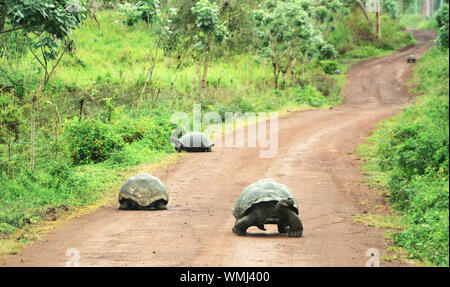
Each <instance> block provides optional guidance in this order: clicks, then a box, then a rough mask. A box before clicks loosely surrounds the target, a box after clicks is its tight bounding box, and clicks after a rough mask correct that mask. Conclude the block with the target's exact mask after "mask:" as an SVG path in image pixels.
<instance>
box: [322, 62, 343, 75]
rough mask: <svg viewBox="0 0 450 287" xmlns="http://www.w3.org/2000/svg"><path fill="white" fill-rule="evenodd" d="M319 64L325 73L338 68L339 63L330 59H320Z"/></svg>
mask: <svg viewBox="0 0 450 287" xmlns="http://www.w3.org/2000/svg"><path fill="white" fill-rule="evenodd" d="M320 66H321V68H322V70H323V71H324V73H326V74H329V75H331V74H333V73H334V71H336V70H338V69H339V63H338V62H336V61H331V60H323V61H320Z"/></svg>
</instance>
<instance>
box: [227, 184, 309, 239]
mask: <svg viewBox="0 0 450 287" xmlns="http://www.w3.org/2000/svg"><path fill="white" fill-rule="evenodd" d="M232 213H233V216H234V217H235V218H236V223H235V224H234V226H233V229H232V231H233V233H235V234H237V235H241V236H242V235H246V233H247V229H248V228H249V227H250V226H256V227H258V228H259V229H261V230H266V229H265V228H264V224H277V225H278V232H279V233H288V236H289V237H301V236H302V235H303V225H302V222H301V220H300V218H299V217H298V204H297V201H296V200H295V198H294V196H293V194H292V192H291V191H290V190H289V189H288V188H287V187H286V186H285V185H283V184H279V183H277V182H275V181H273V180H270V179H262V180H259V181H257V182H255V183H253V184H251V185H249V186H247V187H246V188H245V189H244V190H243V191H242V193H241V195H240V196H239V198H238V199H237V201H236V205H235V207H234V209H233V210H232Z"/></svg>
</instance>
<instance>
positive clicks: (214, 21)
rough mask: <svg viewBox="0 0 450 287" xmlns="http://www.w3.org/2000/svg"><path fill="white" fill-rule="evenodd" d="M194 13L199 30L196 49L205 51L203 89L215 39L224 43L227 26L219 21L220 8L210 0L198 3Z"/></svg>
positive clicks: (201, 0) (193, 9)
mask: <svg viewBox="0 0 450 287" xmlns="http://www.w3.org/2000/svg"><path fill="white" fill-rule="evenodd" d="M192 12H193V13H194V15H195V25H196V27H197V28H198V31H197V35H196V40H197V43H196V44H195V48H196V49H198V50H201V51H203V55H204V56H203V57H204V60H203V76H202V81H201V88H202V89H203V88H205V86H206V80H207V74H208V65H209V61H210V58H211V55H210V53H211V46H212V41H213V38H214V40H215V41H216V42H218V43H220V42H222V41H223V40H224V39H225V38H226V36H227V26H226V25H225V23H223V22H221V21H220V19H219V13H220V8H219V6H218V5H217V4H215V3H211V2H210V1H209V0H200V1H198V2H197V3H196V4H195V6H194V7H192Z"/></svg>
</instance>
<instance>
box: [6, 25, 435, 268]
mask: <svg viewBox="0 0 450 287" xmlns="http://www.w3.org/2000/svg"><path fill="white" fill-rule="evenodd" d="M414 36H415V37H416V38H417V40H418V44H417V45H413V46H410V47H407V48H405V49H403V50H402V51H400V52H399V53H397V54H394V55H391V56H387V57H383V58H378V59H372V60H366V61H363V62H360V63H358V64H356V65H355V66H354V67H353V68H352V69H350V71H349V72H348V81H349V82H348V84H347V86H346V88H345V100H344V104H343V105H341V106H339V107H338V108H334V109H329V110H312V111H299V112H292V113H290V114H289V115H288V116H286V117H283V118H280V119H279V123H278V128H279V131H278V137H279V140H278V141H279V149H278V155H277V156H276V157H274V158H269V159H263V158H260V157H259V152H258V149H257V148H223V147H221V148H218V147H217V148H215V149H214V151H213V152H212V153H198V154H191V155H189V156H187V157H184V158H182V159H181V161H180V162H179V163H177V164H175V165H174V166H172V167H170V168H169V169H167V170H163V171H160V172H158V173H156V174H155V175H157V176H159V177H160V178H161V180H162V181H163V182H164V183H165V184H166V186H167V188H168V191H169V193H170V202H169V205H168V210H166V211H151V212H148V211H119V210H118V204H116V203H115V204H112V205H111V206H109V207H106V208H101V209H99V210H97V211H96V212H94V213H93V214H90V215H88V216H84V217H81V218H78V219H75V220H73V221H71V222H70V223H68V224H66V225H64V226H62V227H60V228H58V229H56V230H54V231H51V232H49V233H48V234H46V235H45V236H44V237H43V238H42V239H40V240H38V241H37V242H35V243H34V244H33V245H30V246H28V247H26V248H24V249H23V250H22V251H21V252H20V253H19V254H18V255H8V256H6V257H5V258H3V262H1V263H0V265H1V266H65V264H66V262H67V260H68V259H69V257H66V251H67V250H68V249H69V248H76V249H77V250H78V251H79V254H80V265H81V266H364V265H365V262H366V261H367V260H368V258H367V257H366V256H365V252H366V250H368V249H369V248H377V249H378V250H380V252H381V256H383V255H384V254H386V247H387V246H388V245H389V244H390V243H389V242H388V241H387V240H385V239H384V236H383V231H382V230H381V229H377V228H368V227H367V226H365V225H364V224H361V223H356V222H355V217H354V216H355V215H358V214H363V213H364V212H365V208H367V206H365V205H364V204H363V203H361V199H368V200H370V201H372V202H376V203H377V202H378V203H379V204H383V199H382V198H379V197H378V196H377V195H376V194H375V193H374V192H373V191H369V190H368V188H367V187H366V186H365V185H364V184H363V183H361V181H362V180H363V179H364V177H363V176H362V173H361V171H360V168H359V165H360V161H358V160H357V157H356V156H354V155H352V154H351V152H352V151H353V150H354V149H355V148H356V147H357V146H358V145H359V144H361V143H362V142H363V141H364V137H366V136H368V135H369V134H370V131H371V130H372V129H373V128H374V125H375V124H376V123H377V122H379V121H380V120H382V119H385V118H387V117H390V116H392V115H394V114H395V113H398V112H399V110H400V109H401V107H402V105H404V104H405V103H407V102H408V100H409V99H410V96H409V94H408V92H407V90H406V88H405V87H404V82H405V79H406V77H407V76H408V73H409V71H410V68H411V66H412V64H408V63H406V57H407V56H409V55H410V54H414V55H416V56H418V57H419V56H421V55H423V54H424V53H425V52H426V51H427V50H428V49H429V48H430V47H431V46H432V42H431V40H433V39H434V36H435V34H434V33H432V32H427V31H417V32H414ZM142 172H145V170H143V171H142ZM261 178H272V179H274V180H276V181H278V182H280V183H283V184H286V185H287V186H288V187H289V188H290V189H291V190H292V192H293V193H294V195H295V196H296V198H297V200H298V202H299V211H300V218H301V219H302V221H303V224H304V228H305V230H304V235H303V237H301V238H289V237H287V236H286V235H279V234H277V231H276V225H266V227H267V228H268V231H266V232H262V231H259V230H258V229H256V228H254V227H252V228H250V229H249V230H248V232H249V235H248V236H245V237H240V236H236V235H234V234H233V233H232V232H231V228H232V226H233V224H234V221H235V220H234V217H233V216H232V215H231V208H232V207H233V206H234V204H235V201H236V199H237V197H238V196H239V194H240V192H241V191H242V190H243V188H244V187H246V186H247V185H249V184H251V183H253V182H255V181H257V180H259V179H261ZM381 264H382V266H389V265H391V266H392V265H394V266H398V265H402V264H403V265H404V263H400V262H389V263H388V262H382V263H381Z"/></svg>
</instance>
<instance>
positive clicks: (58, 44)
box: [0, 0, 86, 171]
mask: <svg viewBox="0 0 450 287" xmlns="http://www.w3.org/2000/svg"><path fill="white" fill-rule="evenodd" d="M0 4H1V5H0V35H3V34H8V33H12V32H16V31H21V32H22V33H23V35H24V37H26V38H27V43H28V44H29V51H30V52H31V54H32V55H33V56H34V58H35V60H36V61H37V63H38V64H39V65H40V67H41V71H42V78H41V82H40V84H39V88H38V89H37V91H36V92H35V93H34V95H33V96H32V97H31V118H30V120H31V121H30V122H31V129H30V142H31V143H30V170H31V171H33V170H34V137H35V112H36V104H37V102H38V101H40V100H41V96H42V93H43V92H44V89H45V87H46V86H47V84H48V82H49V80H50V79H51V77H52V75H53V73H54V72H55V69H56V67H57V66H58V64H59V63H60V61H61V59H62V58H63V56H64V54H65V53H66V52H67V51H68V50H70V49H71V48H72V45H73V41H72V40H71V32H72V30H74V29H76V28H79V27H80V24H81V21H82V19H84V18H85V12H86V9H85V8H84V7H83V5H82V3H81V2H80V1H78V0H57V1H51V0H41V1H32V0H0Z"/></svg>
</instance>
